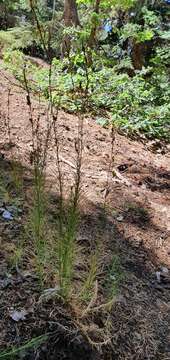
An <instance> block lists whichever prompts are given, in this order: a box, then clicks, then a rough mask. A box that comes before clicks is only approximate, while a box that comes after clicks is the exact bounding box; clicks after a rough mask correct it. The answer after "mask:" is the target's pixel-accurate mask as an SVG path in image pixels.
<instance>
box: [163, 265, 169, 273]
mask: <svg viewBox="0 0 170 360" xmlns="http://www.w3.org/2000/svg"><path fill="white" fill-rule="evenodd" d="M161 271H162V273H163V274H168V272H169V270H168V269H167V268H166V267H164V266H163V267H162V268H161Z"/></svg>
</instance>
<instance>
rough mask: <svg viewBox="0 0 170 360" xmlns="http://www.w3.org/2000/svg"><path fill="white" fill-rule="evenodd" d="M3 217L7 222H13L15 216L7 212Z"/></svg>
mask: <svg viewBox="0 0 170 360" xmlns="http://www.w3.org/2000/svg"><path fill="white" fill-rule="evenodd" d="M2 217H3V218H4V219H5V220H13V216H12V214H11V213H10V212H9V211H8V210H5V211H4V212H3V214H2Z"/></svg>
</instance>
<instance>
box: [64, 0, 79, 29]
mask: <svg viewBox="0 0 170 360" xmlns="http://www.w3.org/2000/svg"><path fill="white" fill-rule="evenodd" d="M64 24H65V26H78V25H80V21H79V17H78V11H77V5H76V1H75V0H65V2H64Z"/></svg>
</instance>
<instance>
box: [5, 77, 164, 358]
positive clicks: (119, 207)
mask: <svg viewBox="0 0 170 360" xmlns="http://www.w3.org/2000/svg"><path fill="white" fill-rule="evenodd" d="M14 83H15V80H14V79H13V78H12V76H11V75H9V74H7V73H6V72H5V71H1V79H0V94H1V101H0V115H1V120H0V121H1V122H0V135H1V136H0V153H1V160H0V169H1V172H2V173H3V176H4V179H5V182H6V184H7V185H8V188H9V189H10V195H11V196H12V198H13V200H15V199H17V194H16V193H15V190H14V188H13V184H12V183H11V160H13V161H14V160H17V161H19V162H20V163H21V164H22V166H24V167H25V168H26V169H27V171H28V169H29V168H30V167H31V165H30V153H31V151H32V148H31V127H30V122H29V112H28V106H27V104H26V94H25V93H24V91H23V90H21V89H20V88H19V87H17V86H16V85H17V84H16V85H15V84H14ZM9 88H10V94H9ZM8 99H9V106H8ZM33 105H34V116H35V117H36V115H37V113H38V112H39V113H40V114H41V122H42V127H45V126H46V125H45V119H46V113H45V104H41V105H40V104H39V103H38V101H36V100H35V99H34V100H33ZM8 118H9V119H10V127H11V139H12V144H9V137H8V133H7V130H6V126H5V121H6V122H7V121H8ZM58 132H59V137H60V144H61V150H60V151H61V152H60V155H61V160H62V168H63V172H64V175H65V189H67V190H68V188H69V187H70V185H71V183H72V180H73V175H74V162H75V139H76V136H77V118H76V116H75V115H70V114H66V113H64V112H62V111H60V113H59V118H58ZM84 134H85V135H84V159H83V168H82V201H81V225H80V230H79V234H78V237H77V242H78V244H79V245H80V248H81V249H82V254H81V256H80V258H79V261H78V262H77V263H76V267H77V269H78V272H79V271H80V273H81V269H83V267H84V266H85V264H86V258H88V257H89V255H90V252H91V250H92V249H93V247H94V245H95V243H96V242H98V241H100V260H99V261H101V264H102V265H101V266H100V272H99V274H98V283H99V294H98V300H97V301H96V305H100V303H101V302H102V301H103V300H104V293H105V274H106V272H107V269H108V266H109V265H110V263H111V261H112V258H113V256H115V257H118V258H119V259H120V264H121V269H122V273H123V274H124V278H121V279H120V280H119V284H118V287H119V294H118V295H116V296H115V302H114V305H113V307H112V311H111V313H110V315H109V318H108V322H109V330H108V333H109V337H110V336H111V340H110V342H109V343H107V341H106V344H105V345H103V346H99V347H97V348H96V347H95V346H92V344H90V343H89V338H87V336H86V334H88V337H90V339H92V340H93V341H94V342H95V341H96V342H98V341H101V339H103V337H102V336H100V335H99V333H100V332H101V333H102V331H103V327H104V322H105V320H106V319H105V317H106V314H105V313H104V312H103V311H101V313H100V312H97V314H93V316H92V315H91V316H90V317H89V318H87V319H86V320H85V321H84V322H82V324H83V325H81V324H80V321H79V320H78V317H77V315H76V316H75V313H74V311H73V308H74V307H71V308H70V307H69V306H68V305H67V306H66V305H64V304H63V303H62V302H61V301H57V300H54V299H50V300H48V301H47V300H46V301H45V302H43V303H41V302H39V298H40V290H39V287H38V283H37V278H36V277H35V276H33V272H32V269H31V264H30V260H29V258H30V254H26V255H25V256H24V262H23V263H22V266H23V269H22V271H21V272H22V274H26V275H25V276H24V277H23V276H22V274H21V273H20V271H16V269H15V268H13V267H11V265H10V262H9V255H10V253H13V248H14V247H15V246H16V243H17V238H18V237H21V235H22V234H23V223H24V219H25V218H26V217H27V212H28V206H29V191H30V187H31V178H30V176H25V178H24V191H25V198H24V201H23V202H22V204H20V206H21V207H22V206H23V212H22V214H21V215H20V216H18V217H17V218H16V219H15V218H14V220H13V221H12V222H6V221H4V220H3V218H2V217H0V244H1V254H0V270H1V271H0V333H1V338H0V348H2V350H4V349H9V348H10V347H11V346H20V345H21V344H23V343H25V342H26V341H27V340H30V339H31V338H33V337H36V336H39V335H41V334H44V333H47V332H49V333H50V334H51V335H50V338H49V340H48V341H44V344H43V345H41V346H40V347H39V348H38V350H36V351H33V350H27V351H25V354H24V355H23V354H22V357H18V358H22V359H30V360H33V359H36V360H37V359H47V358H48V359H51V360H52V359H68V360H69V359H74V360H76V359H81V360H83V359H93V360H95V359H101V360H102V359H104V360H105V359H119V360H120V359H128V360H132V359H134V360H145V359H154V360H157V359H158V360H159V359H160V360H167V359H169V358H170V345H169V340H170V339H169V333H168V323H169V315H170V294H169V289H170V241H169V240H170V153H169V150H170V149H169V147H168V146H164V147H163V146H161V147H160V148H159V147H158V148H156V147H154V146H153V143H151V142H147V143H145V144H144V143H141V142H140V141H132V140H129V139H128V138H126V137H123V136H121V135H119V134H116V137H115V142H114V169H115V170H116V171H115V170H114V171H113V172H112V171H111V173H108V168H109V158H110V152H111V139H110V133H109V130H108V129H103V128H101V127H100V126H99V125H97V124H96V123H95V121H94V119H91V118H86V119H85V120H84ZM155 148H156V149H155ZM153 149H154V151H153ZM55 160H56V154H55V150H54V145H53V144H51V146H50V151H49V159H48V167H47V179H48V183H49V184H50V186H49V187H50V192H51V194H53V196H54V194H55V191H56V185H55V184H56V180H55V181H54V179H55V176H56V170H55V167H56V166H55ZM106 191H107V197H106V204H105V207H104V201H105V194H106ZM1 200H2V199H0V202H1ZM6 201H7V202H8V203H9V204H10V200H9V199H7V200H6ZM0 205H1V206H3V204H0ZM1 206H0V207H1ZM163 269H164V270H166V271H165V273H166V274H164V273H163V271H164V270H163ZM157 272H159V274H161V279H160V281H159V278H158V276H157ZM76 281H77V282H79V281H80V279H79V277H78V276H77V279H76V278H75V282H76ZM16 309H26V310H27V312H28V314H27V316H26V320H24V321H19V322H15V321H14V320H12V319H11V316H10V314H11V312H12V311H13V310H16ZM107 316H108V315H107ZM85 329H86V330H87V332H86V331H85ZM0 356H1V353H0ZM18 356H19V355H18ZM0 358H1V357H0Z"/></svg>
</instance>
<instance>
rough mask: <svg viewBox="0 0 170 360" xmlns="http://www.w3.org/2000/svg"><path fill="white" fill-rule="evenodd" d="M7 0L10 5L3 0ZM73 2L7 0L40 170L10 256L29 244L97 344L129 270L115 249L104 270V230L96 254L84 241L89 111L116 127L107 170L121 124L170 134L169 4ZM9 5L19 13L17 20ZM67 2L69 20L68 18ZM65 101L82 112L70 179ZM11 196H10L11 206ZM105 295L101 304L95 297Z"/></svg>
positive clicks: (4, 46) (5, 56)
mask: <svg viewBox="0 0 170 360" xmlns="http://www.w3.org/2000/svg"><path fill="white" fill-rule="evenodd" d="M145 3H147V2H145ZM151 3H155V2H151ZM158 3H159V2H158ZM56 4H57V5H56ZM1 5H3V6H4V2H3V1H2V4H1V2H0V6H1ZM74 5H75V9H74V11H73V13H74V16H75V14H77V15H76V18H74V19H73V18H71V20H70V19H68V18H67V17H66V13H67V9H65V10H64V9H63V2H62V1H61V2H60V1H59V2H55V1H52V2H50V5H49V2H44V1H40V2H38V1H33V0H30V1H19V2H17V1H14V2H13V3H10V1H9V2H8V6H9V7H8V8H7V7H4V8H3V11H4V16H3V19H2V20H3V21H2V24H3V26H2V27H1V30H0V53H1V57H2V61H1V69H5V70H8V71H10V72H11V73H12V75H13V76H14V77H15V79H16V80H17V86H18V85H19V86H20V87H21V88H22V89H23V90H24V93H25V94H26V105H27V108H28V113H29V125H30V132H31V134H30V137H31V153H30V167H31V176H32V178H33V184H32V185H33V186H32V189H31V200H30V204H29V211H28V213H27V214H26V215H27V216H26V217H27V218H26V221H25V224H24V225H25V229H24V230H25V231H24V235H23V238H24V241H19V242H18V246H17V247H16V249H15V250H14V252H13V259H12V261H11V263H12V262H13V266H15V267H16V269H17V271H18V269H19V267H18V266H19V265H20V262H21V263H22V258H24V256H25V254H26V253H29V260H28V258H27V261H30V263H32V264H33V265H32V266H33V269H34V270H35V272H36V276H37V277H38V284H39V291H40V292H41V296H42V297H43V299H44V298H46V296H47V297H49V298H51V297H52V296H53V295H54V296H55V298H57V299H60V300H61V301H62V302H63V303H65V304H68V303H69V305H70V304H71V305H70V307H71V310H72V312H74V314H75V322H77V323H76V324H78V326H79V327H80V329H81V331H82V333H83V335H84V336H85V338H86V339H87V340H88V342H89V344H90V346H93V347H95V346H96V348H98V347H100V346H102V345H103V344H108V343H110V336H111V333H110V332H109V330H108V327H107V325H108V319H109V315H108V314H109V313H110V311H111V308H112V304H113V302H114V300H115V297H116V296H117V294H118V292H119V284H120V283H121V282H123V279H124V276H123V270H122V268H121V263H120V260H119V258H118V255H116V254H112V256H111V258H110V259H109V261H110V263H109V265H108V266H107V267H106V269H105V270H104V271H103V269H100V265H101V264H100V256H101V252H102V250H101V249H100V245H101V244H100V239H99V238H100V236H98V234H96V238H95V239H93V240H94V244H93V248H92V250H91V253H90V254H89V253H88V259H85V255H84V253H83V250H84V249H83V247H81V246H80V245H79V243H78V241H77V237H78V231H79V224H80V222H81V215H80V199H81V184H82V181H83V179H82V178H83V175H82V159H83V150H84V117H85V116H88V117H93V118H95V120H96V122H97V123H98V124H100V125H101V126H103V127H105V128H108V129H111V134H112V135H111V148H112V150H111V154H110V158H111V160H110V161H111V163H110V165H109V171H108V172H109V173H112V174H113V176H114V170H113V171H112V165H113V164H112V163H113V161H114V154H113V145H114V144H113V143H114V131H115V129H118V130H119V131H121V133H122V134H124V135H130V136H134V137H135V136H138V137H144V138H145V139H146V138H150V139H161V140H164V141H166V142H168V141H169V140H170V104H169V95H170V91H169V86H168V81H167V79H168V76H169V57H170V51H169V48H168V39H169V31H168V26H167V17H168V8H167V7H166V5H165V13H164V14H162V13H161V11H160V7H159V4H157V6H154V4H150V3H149V4H148V6H146V5H147V4H144V3H143V2H141V4H139V3H138V2H136V1H133V0H126V1H125V0H122V1H120V2H119V1H114V0H113V1H111V4H110V2H109V1H106V0H104V1H101V3H100V1H99V2H98V1H97V2H93V1H82V0H79V1H77V5H76V3H75V4H74ZM99 5H101V9H100V6H99ZM45 6H46V7H45ZM57 6H58V7H59V9H58V11H57ZM77 8H78V11H79V14H80V20H81V23H80V21H79V18H78V13H77ZM9 10H10V11H11V12H12V13H13V16H14V18H15V19H14V24H13V25H12V24H11V22H10V21H11V18H10V16H9V14H8V12H9ZM47 10H48V11H47ZM63 10H64V17H65V18H64V24H62V21H60V20H61V19H60V16H61V14H62V11H63ZM134 14H135V15H134ZM23 16H24V17H23ZM72 16H73V14H72ZM68 20H69V21H68ZM73 20H74V21H73ZM73 25H74V26H73ZM57 29H58V30H57ZM37 57H38V58H37ZM40 58H41V61H40ZM8 99H9V101H8V116H7V119H5V120H6V122H5V128H6V132H7V134H8V141H9V144H11V142H12V138H11V132H10V127H11V124H10V119H11V116H12V114H11V112H10V92H9V97H8ZM33 99H34V100H36V101H37V103H38V104H39V108H40V107H41V105H42V106H44V108H45V110H44V114H45V115H44V118H45V119H43V120H42V116H41V114H40V111H39V113H34V106H33V101H34V100H33ZM44 108H43V109H44ZM61 108H62V109H64V110H65V111H68V112H72V113H75V114H76V115H77V122H78V123H77V134H76V136H75V139H74V141H72V146H73V148H74V155H75V161H74V164H72V163H71V168H73V169H74V170H73V175H72V181H70V183H69V184H66V183H65V179H64V176H65V173H64V171H63V168H62V161H63V162H64V161H65V159H64V160H63V158H62V156H61V153H60V144H61V141H62V140H61V139H60V136H59V133H58V111H59V109H61ZM50 148H53V151H54V152H55V165H54V169H53V171H54V173H55V181H56V184H57V185H56V188H57V193H55V205H54V206H53V212H55V216H54V217H53V219H52V222H50V216H49V212H50V206H51V203H50V200H49V196H48V195H49V192H50V190H49V189H50V186H49V182H48V180H47V167H48V164H49V163H48V162H49V149H50ZM11 159H12V160H13V161H12V163H11V169H12V172H11V176H12V177H13V184H14V187H15V193H16V195H17V196H18V197H20V196H21V197H22V198H24V181H23V172H22V173H21V171H22V169H21V168H20V167H19V166H17V163H16V162H14V156H13V152H12V149H11ZM16 160H17V159H16ZM67 163H69V160H67ZM69 165H70V163H69ZM2 182H3V179H1V178H0V194H1V193H2V196H3V198H4V197H5V196H6V197H7V195H8V191H7V190H6V189H5V188H3V184H2ZM106 186H107V184H106ZM106 190H107V189H106ZM105 200H106V198H105ZM105 200H104V202H105ZM9 202H10V201H9V199H8V198H7V199H6V200H5V205H8V203H9ZM105 205H106V204H104V212H105V211H106V208H107V207H106V206H105ZM103 229H104V225H103V228H102V230H103ZM30 254H31V255H30ZM81 256H82V259H83V260H84V261H85V265H86V266H85V267H84V268H85V269H84V268H83V270H82V271H80V274H79V275H80V276H79V282H78V284H76V281H75V280H74V278H75V277H76V275H77V273H78V272H79V271H77V270H76V265H77V262H78V260H79V257H81ZM80 263H81V261H80ZM80 267H81V266H80ZM100 270H101V273H104V280H103V279H102V281H103V283H104V286H103V289H104V290H103V289H102V288H101V287H100V285H101V284H100V279H99V277H98V273H100ZM102 271H103V272H102ZM41 296H40V298H41ZM97 299H99V301H98V303H97V304H99V305H96V302H97ZM101 309H102V311H103V312H104V311H105V317H103V320H102V321H103V323H102V331H103V332H102V331H101V329H99V331H98V332H99V333H100V334H99V335H100V336H96V338H97V340H95V339H94V340H93V337H92V338H91V337H90V336H89V335H88V330H87V329H88V326H87V324H86V326H85V325H84V323H83V320H84V319H88V316H89V314H91V313H92V314H93V316H94V314H95V313H98V312H99V311H100V310H101ZM77 319H78V320H77ZM101 334H102V335H101ZM97 335H98V334H97ZM94 338H95V337H94ZM98 339H100V340H98ZM43 340H44V338H43V337H42V338H39V337H38V338H37V339H36V338H35V339H33V340H31V342H30V343H28V344H27V343H26V344H25V345H23V347H21V349H20V350H25V349H27V348H28V347H31V346H32V345H35V346H36V344H39V342H41V341H43ZM17 352H18V350H17V349H13V350H11V351H10V352H9V353H6V352H4V353H0V359H1V358H2V359H3V358H8V357H9V358H11V356H13V357H15V356H17Z"/></svg>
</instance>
